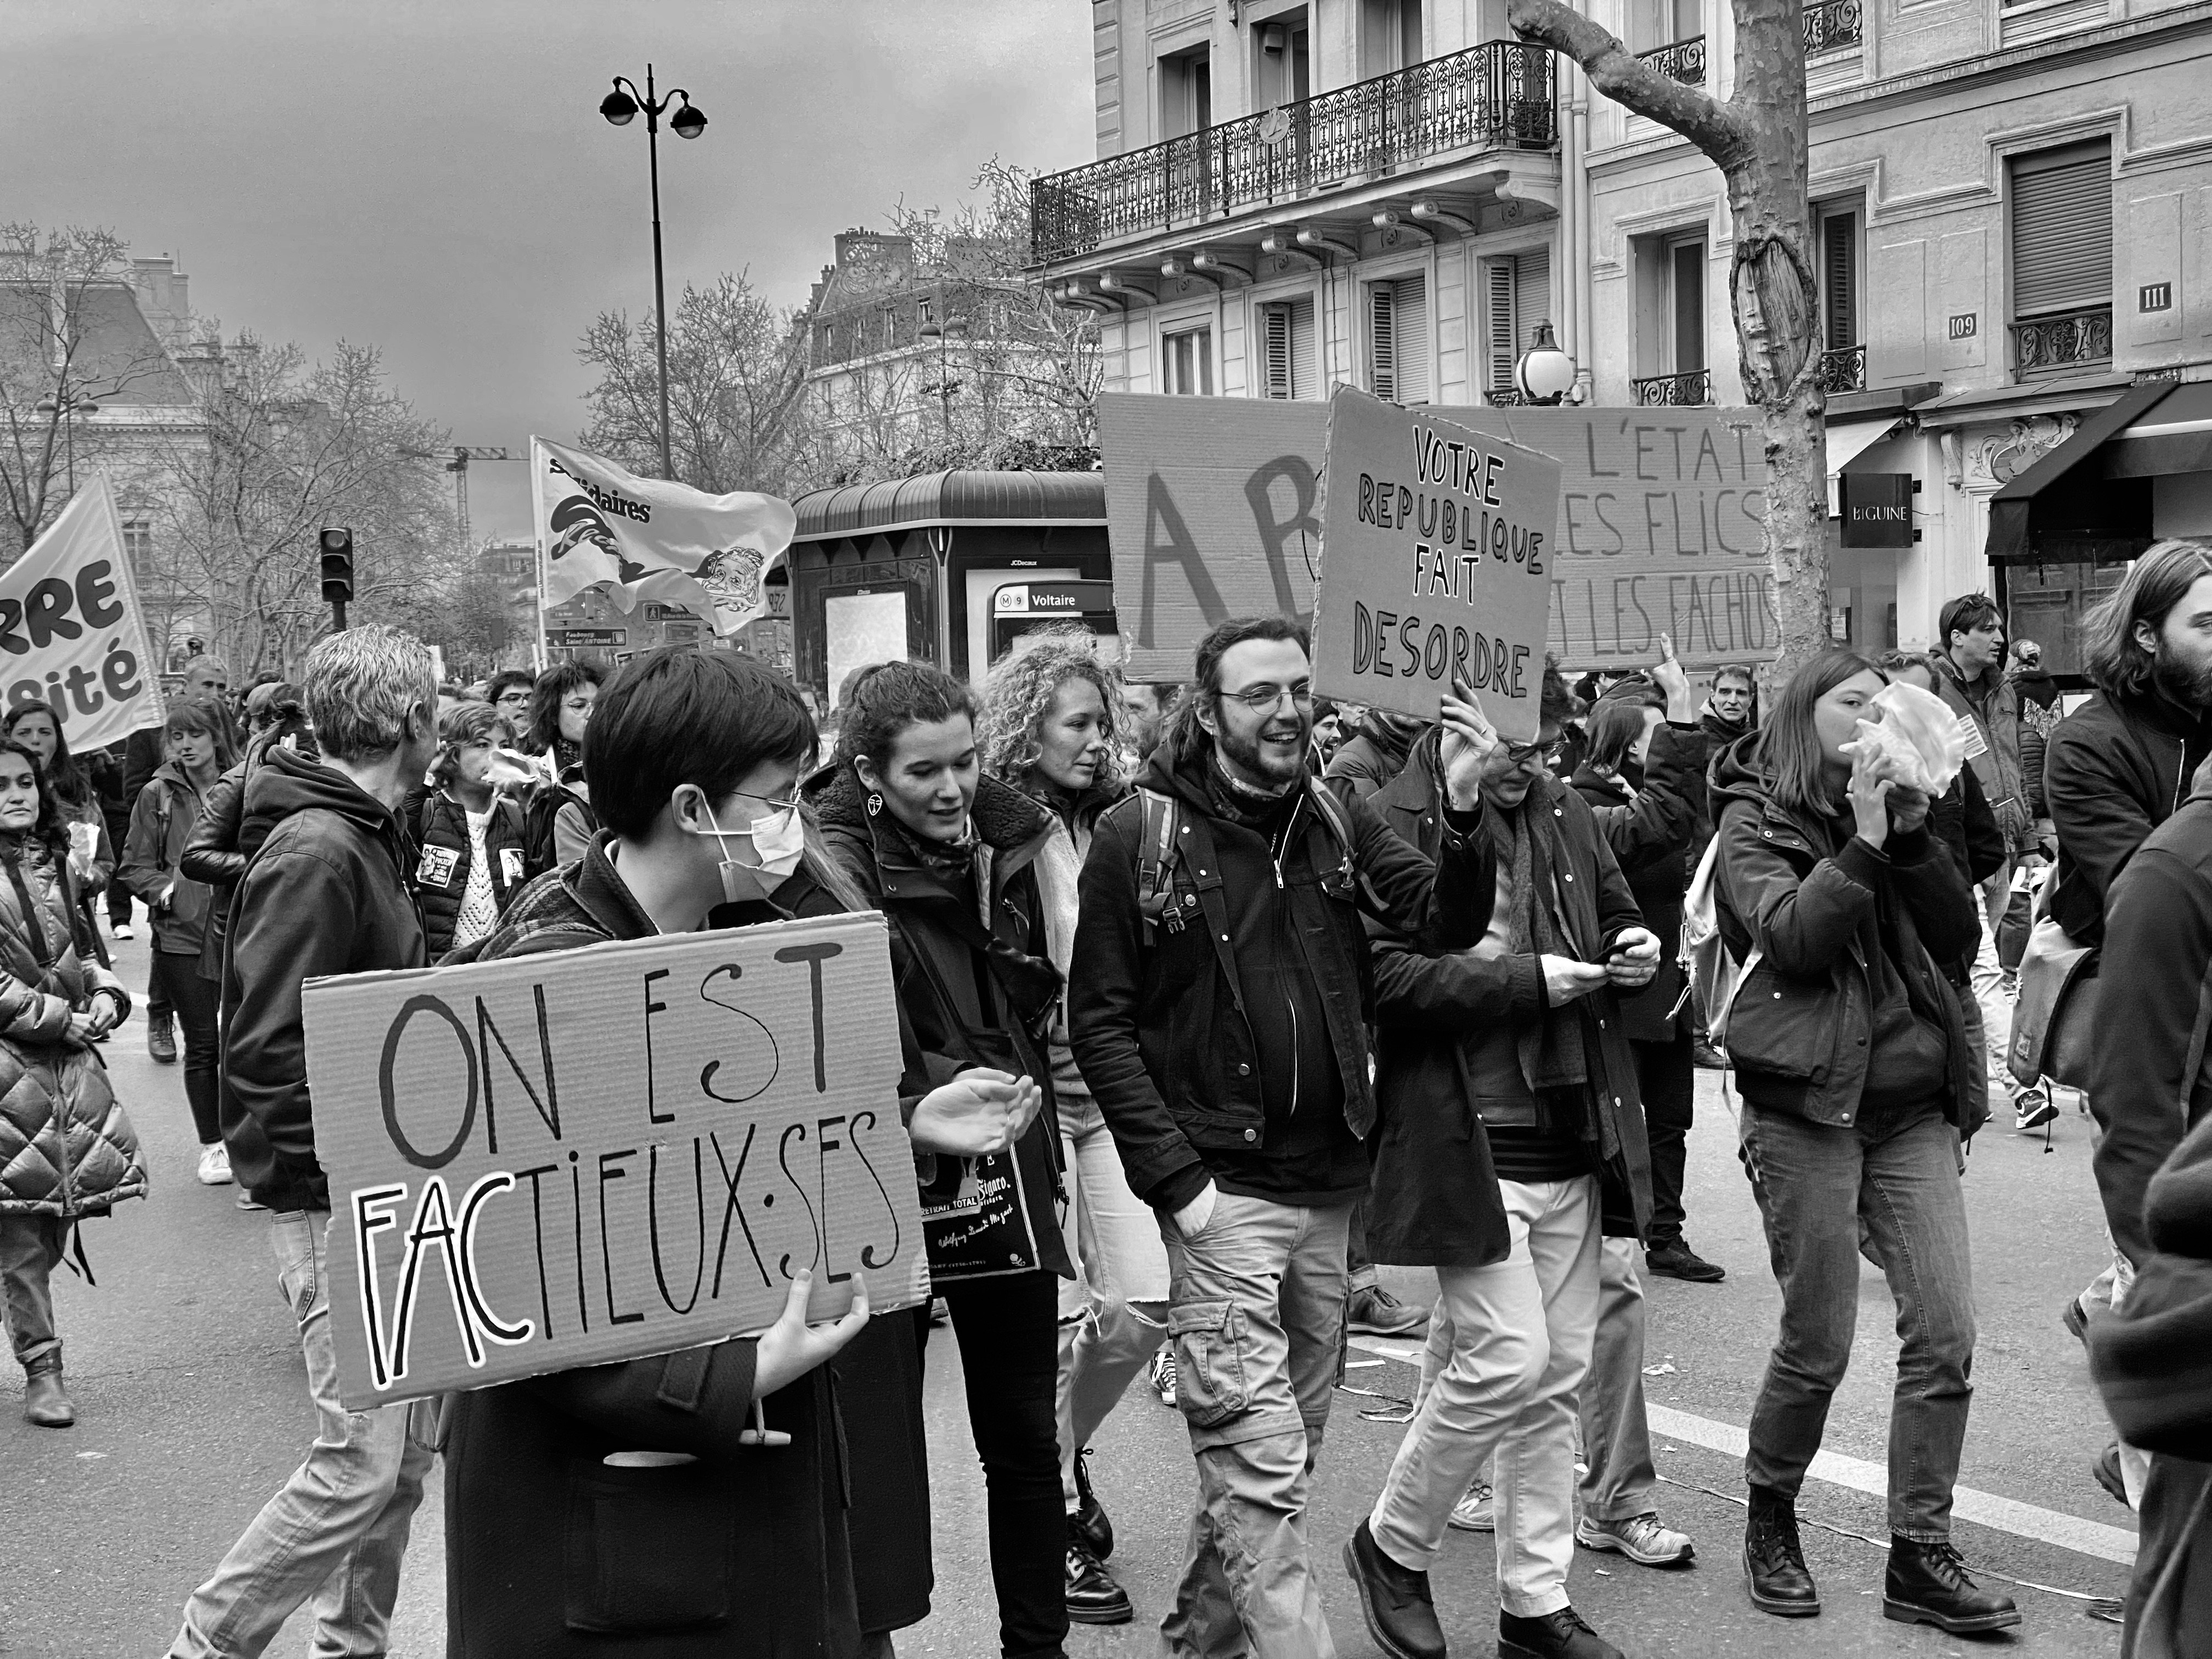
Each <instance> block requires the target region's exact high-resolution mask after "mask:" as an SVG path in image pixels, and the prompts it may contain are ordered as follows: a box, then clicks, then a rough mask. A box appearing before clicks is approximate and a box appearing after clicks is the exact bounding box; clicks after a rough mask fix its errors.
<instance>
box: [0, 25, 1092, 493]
mask: <svg viewBox="0 0 2212 1659" xmlns="http://www.w3.org/2000/svg"><path fill="white" fill-rule="evenodd" d="M1090 13H1091V8H1090V5H1089V4H1088V3H1087V0H722V3H706V0H428V3H426V0H351V3H341V0H190V3H187V4H179V3H176V0H159V3H150V0H5V8H4V12H0V157H4V158H5V159H4V162H3V163H0V221H9V220H26V219H27V220H31V221H33V222H39V223H41V224H91V225H100V226H104V227H106V228H112V229H113V230H114V231H116V232H117V233H118V234H120V235H122V236H124V237H125V238H126V239H127V240H129V241H130V242H131V245H132V251H133V252H137V253H140V254H152V253H173V254H176V255H178V256H179V258H180V260H181V264H182V269H183V270H185V272H186V273H187V274H188V275H189V276H191V295H192V303H193V307H194V308H195V309H196V310H197V311H198V312H200V313H203V314H204V315H207V316H211V317H214V318H217V319H220V320H221V321H222V325H223V326H224V328H225V330H226V331H232V330H235V329H237V328H239V327H249V328H252V330H253V331H256V332H257V333H259V334H260V335H262V336H263V337H265V338H269V339H272V340H287V339H289V340H296V341H298V342H299V343H301V344H302V345H304V346H306V347H307V348H308V349H310V350H313V351H321V350H325V349H328V348H329V346H330V345H331V343H334V342H336V341H337V340H340V339H347V340H352V341H356V342H363V343H374V344H375V345H378V346H380V347H381V348H383V349H384V352H385V355H386V362H387V363H388V365H389V367H390V368H391V371H392V378H393V380H394V382H395V383H396V384H397V386H398V388H399V389H400V391H401V392H402V393H403V394H404V396H406V397H408V398H410V399H412V400H413V401H414V403H415V404H416V408H417V409H418V410H420V411H421V412H422V414H424V415H425V416H428V417H430V418H431V419H434V420H435V421H437V422H440V423H441V424H443V425H446V426H449V427H451V428H453V436H454V440H455V441H457V442H461V443H473V444H486V445H491V444H504V445H506V446H507V447H511V448H520V447H522V446H524V445H525V444H526V442H527V441H528V439H529V435H531V433H532V432H539V433H543V434H545V435H549V436H553V437H562V438H568V437H573V436H574V434H575V432H576V430H577V428H579V427H580V425H581V423H582V422H583V418H584V410H583V404H582V402H581V393H582V392H583V391H584V389H585V387H586V384H587V381H586V377H585V375H584V374H583V373H582V371H581V370H580V367H579V366H578V364H577V362H576V360H575V356H574V345H575V342H576V339H577V337H578V336H579V335H580V334H581V332H582V331H583V330H584V327H585V325H586V324H587V323H588V322H589V321H590V320H591V319H592V316H593V315H594V314H595V313H597V312H599V310H601V309H603V308H612V307H627V308H629V310H630V311H631V312H632V313H633V314H639V313H643V312H645V311H647V310H648V309H649V308H650V307H651V306H652V302H653V268H652V243H651V231H650V225H649V216H648V211H647V191H646V143H645V132H644V124H643V123H642V122H635V123H633V124H632V125H629V126H628V127H624V128H620V129H617V128H614V127H611V126H609V125H606V123H605V122H604V121H602V120H601V119H600V118H599V114H598V112H597V106H598V104H599V99H600V98H601V97H602V96H604V95H605V93H606V91H607V89H608V81H609V78H610V77H611V76H613V75H615V74H617V73H623V74H628V75H629V76H633V77H634V78H635V79H637V80H638V81H640V82H642V81H643V78H644V73H645V65H646V63H647V60H648V59H650V60H651V61H652V62H653V65H654V67H655V70H656V72H657V74H658V75H659V78H660V84H661V86H662V87H663V88H666V87H668V86H670V85H681V86H684V87H685V88H688V89H689V90H690V93H691V94H692V97H693V99H694V100H695V101H696V103H697V104H698V105H699V106H700V107H701V108H702V110H704V111H705V112H706V113H707V116H708V123H709V125H708V129H707V131H706V132H705V133H704V134H703V135H702V137H700V138H699V139H698V140H697V141H696V142H695V143H684V142H682V141H680V140H678V139H674V138H671V137H668V136H667V135H666V134H665V132H664V134H663V143H662V146H661V149H662V157H661V161H662V167H661V211H662V216H663V220H664V235H665V248H666V258H667V265H668V283H669V289H670V291H671V294H672V293H675V292H678V291H679V290H680V289H681V286H682V284H683V283H684V282H685V281H687V280H689V281H692V282H701V283H703V282H705V281H708V280H711V279H712V277H713V276H714V275H715V274H716V273H717V272H720V271H722V270H742V269H744V268H747V267H750V270H751V273H752V277H753V281H754V283H755V285H756V286H757V288H759V289H761V290H762V291H763V293H764V294H766V295H768V297H769V299H771V300H772V301H775V302H776V303H777V304H779V305H795V304H799V303H800V302H802V301H805V297H806V290H807V287H808V284H809V283H811V282H812V281H813V279H814V278H815V277H816V276H817V275H818V274H819V270H820V268H821V266H822V265H823V264H825V263H827V262H828V260H829V257H830V246H829V239H830V238H831V237H832V236H833V235H835V234H836V233H837V232H838V231H840V230H842V229H846V228H850V227H852V226H854V225H861V224H868V223H872V222H880V221H881V220H882V218H883V216H884V210H885V209H886V208H887V207H888V206H889V205H890V204H891V203H893V202H895V201H896V200H898V199H900V198H901V197H903V198H904V199H905V200H907V201H908V202H909V203H913V204H930V203H944V204H951V203H952V202H954V201H956V200H957V199H958V198H959V197H961V196H962V194H963V192H964V191H965V190H966V188H967V186H968V185H969V181H970V180H971V179H973V177H974V174H975V167H976V164H977V163H979V162H981V161H983V160H985V159H987V157H989V156H991V155H1000V156H1003V157H1004V158H1005V159H1006V160H1007V161H1014V162H1019V163H1021V164H1023V165H1025V166H1029V167H1043V168H1055V167H1069V166H1073V165H1075V164H1077V163H1079V162H1082V161H1088V160H1090V159H1091V130H1092V125H1091V84H1090V63H1089V53H1090V26H1091V19H1090ZM522 472H523V469H522V468H521V467H520V466H500V465H484V466H481V467H479V468H477V469H476V470H475V471H472V472H471V480H470V482H471V490H470V506H471V518H472V519H473V520H474V526H475V528H476V530H477V533H478V534H479V535H482V534H484V533H488V532H489V533H495V534H505V533H516V534H520V533H525V532H526V530H527V519H526V513H525V511H524V508H523V503H522V488H521V484H522V480H521V474H522Z"/></svg>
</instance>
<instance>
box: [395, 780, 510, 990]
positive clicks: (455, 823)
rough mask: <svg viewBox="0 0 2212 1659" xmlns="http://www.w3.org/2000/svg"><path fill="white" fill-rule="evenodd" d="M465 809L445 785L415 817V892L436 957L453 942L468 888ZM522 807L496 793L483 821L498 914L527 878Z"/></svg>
mask: <svg viewBox="0 0 2212 1659" xmlns="http://www.w3.org/2000/svg"><path fill="white" fill-rule="evenodd" d="M466 811H467V809H465V807H463V806H462V805H461V804H460V803H459V801H457V800H455V799H453V797H452V796H451V795H449V794H447V793H446V792H445V791H444V790H442V789H439V790H434V791H432V792H431V793H429V794H428V795H426V796H425V797H424V798H423V800H422V809H421V815H420V816H419V817H417V818H416V820H415V822H416V823H417V824H418V825H419V826H420V828H421V838H420V841H419V842H418V846H417V850H416V855H415V895H416V897H417V898H419V899H421V900H422V926H423V928H424V930H425V931H426V932H427V933H428V934H429V939H430V960H431V961H433V962H435V961H437V960H438V958H439V957H442V956H444V955H445V954H446V952H447V951H450V950H452V949H453V929H454V928H455V927H457V926H459V922H460V919H461V900H462V898H463V897H464V896H465V895H466V894H467V892H468V890H469V862H470V860H471V857H472V856H473V854H471V851H470V847H469V823H468V818H467V817H466ZM522 839H523V832H522V809H521V808H520V806H518V805H515V804H514V803H513V801H511V800H508V799H506V798H505V797H504V796H494V797H493V799H492V803H491V816H490V817H489V819H488V820H487V821H486V823H485V824H484V851H485V852H486V853H487V854H489V855H490V859H491V896H492V902H494V903H495V904H496V905H497V906H498V907H499V911H500V914H501V915H505V914H506V913H507V901H508V900H509V899H511V898H513V896H514V895H515V894H516V893H517V892H518V891H520V890H521V887H522V882H523V846H522Z"/></svg>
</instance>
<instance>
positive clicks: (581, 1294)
mask: <svg viewBox="0 0 2212 1659" xmlns="http://www.w3.org/2000/svg"><path fill="white" fill-rule="evenodd" d="M893 1006H894V1005H893V998H892V990H891V975H890V948H889V944H888V935H887V933H886V931H885V924H884V919H883V918H882V917H881V916H880V915H875V914H874V913H872V912H871V913H866V914H862V915H846V916H832V917H825V918H823V919H821V920H818V921H789V922H777V923H772V924H769V925H767V926H763V927H744V928H734V929H728V930H725V931H721V932H712V933H684V934H677V935H671V936H667V937H663V938H656V939H637V940H629V941H625V942H623V943H620V944H612V945H593V946H591V947H589V948H587V949H584V950H580V951H555V952H548V953H544V954H541V955H538V956H526V957H510V958H507V959H505V960H501V961H499V962H492V963H472V964H467V965H459V966H454V967H451V968H436V969H416V970H414V971H410V972H402V973H378V974H359V975H348V976H346V977H343V978H340V979H328V980H318V981H311V982H310V983H309V984H308V985H307V987H306V988H305V991H304V993H303V994H302V1007H303V1011H304V1014H305V1020H306V1027H307V1080H308V1086H309V1089H310V1091H311V1092H312V1094H313V1100H314V1114H315V1149H316V1155H317V1157H318V1158H319V1159H320V1161H321V1163H322V1165H323V1168H324V1170H325V1172H326V1173H327V1175H328V1176H329V1177H330V1184H331V1214H332V1217H333V1221H332V1225H331V1249H330V1256H329V1261H330V1266H331V1291H330V1303H331V1334H332V1337H333V1339H334V1341H335V1344H336V1346H337V1360H338V1393H339V1398H340V1399H341V1401H343V1403H344V1405H345V1407H346V1408H347V1409H348V1410H349V1411H357V1410H364V1409H367V1408H368V1407H373V1406H379V1405H386V1404H390V1403H392V1402H393V1401H401V1400H408V1399H412V1398H416V1397H419V1396H422V1395H431V1394H437V1393H441V1392H443V1391H444V1390H447V1389H473V1388H482V1387H483V1386H485V1385H486V1384H489V1383H503V1382H508V1381H511V1380H513V1379H514V1378H517V1377H522V1376H535V1375H538V1374H539V1373H542V1372H546V1371H552V1370H568V1369H570V1368H572V1367H574V1366H578V1365H593V1364H605V1363H608V1362H610V1361H613V1360H620V1359H633V1358H641V1357H643V1356H646V1355H648V1354H655V1353H667V1352H674V1351H675V1350H677V1349H679V1348H689V1347H697V1346H702V1345H705V1344H707V1343H711V1342H715V1341H719V1340H723V1339H725V1338H727V1337H730V1336H734V1335H738V1334H742V1333H744V1332H748V1331H755V1330H759V1329H761V1328H764V1327H766V1326H767V1325H769V1324H770V1323H772V1322H774V1321H775V1318H776V1316H778V1315H779V1314H780V1313H781V1311H782V1310H783V1306H784V1303H785V1300H786V1298H787V1296H788V1294H789V1291H790V1286H791V1282H792V1279H793V1277H794V1276H795V1275H796V1274H797V1273H798V1272H799V1270H800V1269H801V1268H805V1267H811V1268H812V1269H813V1270H814V1284H813V1290H812V1294H811V1300H810V1304H809V1313H810V1316H811V1317H812V1318H815V1319H826V1318H832V1317H835V1316H836V1315H838V1314H840V1313H842V1312H843V1311H844V1310H845V1309H846V1307H847V1306H848V1304H849V1303H850V1301H851V1298H852V1293H853V1288H854V1285H855V1284H856V1283H865V1284H866V1286H867V1290H868V1299H869V1303H870V1305H871V1307H872V1309H874V1310H878V1311H884V1310H890V1309H893V1308H898V1307H903V1306H908V1305H911V1304H914V1303H915V1302H918V1301H920V1300H921V1299H922V1297H926V1296H927V1294H928V1291H929V1275H928V1267H927V1261H926V1258H925V1255H924V1249H923V1243H922V1231H921V1212H920V1206H919V1203H918V1200H917V1194H916V1192H915V1180H914V1165H913V1159H912V1157H911V1154H910V1152H909V1150H908V1142H907V1136H906V1129H905V1126H904V1124H903V1123H902V1121H901V1120H900V1117H899V1104H898V1083H899V1074H900V1067H901V1061H900V1054H899V1041H898V1025H897V1021H896V1019H895V1018H892V1017H891V1016H890V1012H889V1011H890V1009H891V1008H892V1007H893Z"/></svg>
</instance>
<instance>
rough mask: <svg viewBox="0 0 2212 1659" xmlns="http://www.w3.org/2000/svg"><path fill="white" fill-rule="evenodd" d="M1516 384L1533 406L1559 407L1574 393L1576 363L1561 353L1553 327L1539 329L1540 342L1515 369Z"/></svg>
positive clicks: (1516, 364) (1531, 348) (1532, 347)
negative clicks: (1561, 402) (1556, 405)
mask: <svg viewBox="0 0 2212 1659" xmlns="http://www.w3.org/2000/svg"><path fill="white" fill-rule="evenodd" d="M1513 384H1514V386H1516V387H1517V388H1518V389H1519V391H1520V392H1521V395H1522V397H1524V398H1527V399H1528V401H1529V402H1530V403H1532V404H1557V403H1558V402H1559V400H1560V399H1561V398H1564V397H1565V396H1566V395H1567V393H1568V392H1571V391H1573V390H1574V385H1575V360H1574V359H1573V358H1571V357H1570V356H1567V354H1566V353H1565V352H1564V351H1562V350H1560V349H1559V342H1558V341H1557V340H1555V339H1553V337H1552V325H1551V324H1549V323H1539V324H1537V325H1536V338H1535V340H1534V343H1531V344H1530V346H1529V348H1528V350H1526V351H1524V352H1522V354H1521V356H1520V358H1519V360H1518V361H1517V362H1515V363H1514V365H1513Z"/></svg>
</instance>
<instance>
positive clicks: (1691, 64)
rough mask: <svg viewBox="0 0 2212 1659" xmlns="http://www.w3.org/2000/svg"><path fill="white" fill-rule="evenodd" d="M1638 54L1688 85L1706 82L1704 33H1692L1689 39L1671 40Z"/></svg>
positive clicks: (1653, 65)
mask: <svg viewBox="0 0 2212 1659" xmlns="http://www.w3.org/2000/svg"><path fill="white" fill-rule="evenodd" d="M1636 55H1637V56H1638V58H1642V59H1643V60H1644V62H1645V63H1647V64H1650V65H1651V67H1652V68H1653V69H1656V70H1658V71H1659V72H1660V73H1661V74H1662V75H1667V76H1673V77H1674V79H1675V80H1677V81H1680V82H1681V83H1682V84H1683V85H1684V86H1686V87H1702V86H1703V85H1705V36H1704V35H1702V34H1698V35H1692V37H1691V38H1690V39H1688V40H1675V41H1671V42H1669V43H1668V45H1666V46H1655V47H1653V48H1652V49H1651V50H1650V52H1638V53H1637V54H1636Z"/></svg>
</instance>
